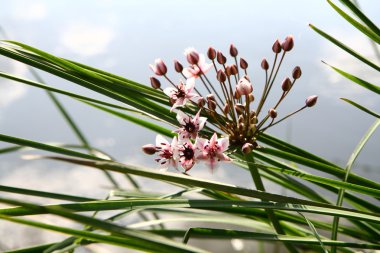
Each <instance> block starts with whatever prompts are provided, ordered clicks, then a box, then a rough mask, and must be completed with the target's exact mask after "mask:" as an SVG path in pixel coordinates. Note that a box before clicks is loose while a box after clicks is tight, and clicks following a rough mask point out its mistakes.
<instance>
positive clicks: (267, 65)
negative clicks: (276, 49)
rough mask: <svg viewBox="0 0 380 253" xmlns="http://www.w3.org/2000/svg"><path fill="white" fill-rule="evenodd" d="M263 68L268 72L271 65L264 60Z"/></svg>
mask: <svg viewBox="0 0 380 253" xmlns="http://www.w3.org/2000/svg"><path fill="white" fill-rule="evenodd" d="M261 68H262V69H264V70H268V69H269V64H268V62H267V59H265V58H264V59H263V60H262V61H261Z"/></svg>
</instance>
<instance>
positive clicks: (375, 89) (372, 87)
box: [322, 61, 380, 94]
mask: <svg viewBox="0 0 380 253" xmlns="http://www.w3.org/2000/svg"><path fill="white" fill-rule="evenodd" d="M322 62H323V63H324V64H326V65H328V66H329V67H331V68H332V69H333V70H335V71H336V72H338V73H339V74H341V75H342V76H344V77H346V78H347V79H349V80H351V81H353V82H355V83H357V84H359V85H361V86H363V87H364V88H367V89H369V90H371V91H373V92H375V93H377V94H380V87H379V86H376V85H374V84H371V83H369V82H367V81H364V80H363V79H360V78H359V77H356V76H354V75H351V74H349V73H347V72H344V71H343V70H340V69H338V68H336V67H334V66H331V65H329V64H327V63H326V62H324V61H322Z"/></svg>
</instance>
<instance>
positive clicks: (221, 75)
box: [216, 69, 227, 83]
mask: <svg viewBox="0 0 380 253" xmlns="http://www.w3.org/2000/svg"><path fill="white" fill-rule="evenodd" d="M216 79H218V81H219V82H221V83H224V82H225V81H226V79H227V76H226V74H225V73H224V71H223V70H221V69H219V70H218V73H217V74H216Z"/></svg>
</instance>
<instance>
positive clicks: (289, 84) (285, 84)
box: [281, 77, 292, 91]
mask: <svg viewBox="0 0 380 253" xmlns="http://www.w3.org/2000/svg"><path fill="white" fill-rule="evenodd" d="M281 87H282V90H283V91H289V90H290V88H291V87H292V81H290V79H289V77H287V78H285V79H284V81H282V84H281Z"/></svg>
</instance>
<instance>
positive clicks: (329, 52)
mask: <svg viewBox="0 0 380 253" xmlns="http://www.w3.org/2000/svg"><path fill="white" fill-rule="evenodd" d="M331 34H334V36H335V37H336V38H338V39H340V40H341V41H342V42H343V43H345V44H347V45H348V46H349V47H351V48H353V49H354V50H355V51H356V52H358V53H360V54H361V55H363V56H364V57H366V58H367V59H370V60H371V61H373V62H375V63H376V62H378V60H377V59H376V56H375V52H374V50H373V48H372V46H371V45H370V43H369V40H368V39H367V38H366V37H365V36H364V35H362V34H360V33H355V34H352V33H347V32H343V31H341V30H339V31H338V30H337V31H335V32H331ZM323 45H324V47H323V48H322V55H323V56H322V57H323V59H326V62H327V63H328V64H330V65H332V66H334V67H337V68H339V69H341V70H343V71H345V72H347V73H350V74H352V75H355V76H357V77H359V78H362V79H364V80H366V81H368V82H370V83H373V84H375V85H379V83H380V77H379V75H378V72H377V71H375V70H373V69H372V68H371V67H368V66H366V64H365V63H363V62H361V61H359V60H357V59H356V58H355V57H353V56H352V55H350V54H348V53H347V52H345V51H343V50H342V49H340V48H339V47H337V46H335V45H334V44H332V43H323ZM364 45H365V46H364ZM320 70H321V72H324V73H325V74H326V76H327V80H328V82H322V83H321V84H320V86H319V87H320V93H319V94H320V95H322V96H325V97H327V98H334V99H336V98H337V97H345V98H350V99H353V100H356V101H363V102H364V101H365V103H363V104H365V105H367V106H371V107H372V106H375V105H376V104H378V103H379V100H378V98H377V96H376V95H375V94H373V93H372V92H370V91H368V90H367V89H365V88H363V87H361V86H360V85H358V84H356V83H354V82H352V81H350V80H348V79H347V78H345V77H344V76H342V75H340V74H339V73H337V72H336V71H334V70H333V69H331V68H329V67H327V66H326V65H320Z"/></svg>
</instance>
